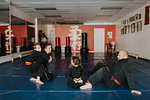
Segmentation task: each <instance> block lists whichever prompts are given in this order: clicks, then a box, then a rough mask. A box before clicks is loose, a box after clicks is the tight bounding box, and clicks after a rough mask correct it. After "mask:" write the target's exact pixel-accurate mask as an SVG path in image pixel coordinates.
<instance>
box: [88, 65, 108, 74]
mask: <svg viewBox="0 0 150 100" xmlns="http://www.w3.org/2000/svg"><path fill="white" fill-rule="evenodd" d="M104 66H105V65H104V64H103V63H102V62H98V63H97V64H96V65H95V66H94V68H93V69H92V70H91V71H90V74H91V75H92V74H94V73H95V72H96V71H97V70H99V69H100V68H102V67H104Z"/></svg>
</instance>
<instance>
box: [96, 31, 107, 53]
mask: <svg viewBox="0 0 150 100" xmlns="http://www.w3.org/2000/svg"><path fill="white" fill-rule="evenodd" d="M104 43H105V30H104V28H95V29H94V52H104Z"/></svg>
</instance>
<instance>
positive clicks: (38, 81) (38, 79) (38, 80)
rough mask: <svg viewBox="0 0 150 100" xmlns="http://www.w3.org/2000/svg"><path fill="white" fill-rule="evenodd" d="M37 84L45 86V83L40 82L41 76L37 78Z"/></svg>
mask: <svg viewBox="0 0 150 100" xmlns="http://www.w3.org/2000/svg"><path fill="white" fill-rule="evenodd" d="M36 83H38V84H44V83H43V82H42V81H41V80H40V76H37V80H36Z"/></svg>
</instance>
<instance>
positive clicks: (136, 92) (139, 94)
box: [131, 90, 142, 95]
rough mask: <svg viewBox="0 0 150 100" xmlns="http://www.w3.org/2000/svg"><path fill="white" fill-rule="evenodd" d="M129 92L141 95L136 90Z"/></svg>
mask: <svg viewBox="0 0 150 100" xmlns="http://www.w3.org/2000/svg"><path fill="white" fill-rule="evenodd" d="M131 93H136V94H138V95H141V94H142V93H141V92H140V91H137V90H131Z"/></svg>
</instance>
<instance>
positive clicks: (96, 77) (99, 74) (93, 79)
mask: <svg viewBox="0 0 150 100" xmlns="http://www.w3.org/2000/svg"><path fill="white" fill-rule="evenodd" d="M105 70H106V69H105V67H102V68H100V69H99V70H97V71H96V72H95V73H94V74H93V75H91V76H90V77H89V78H88V81H87V83H86V84H85V85H83V86H81V87H80V89H81V90H86V89H90V88H92V85H95V84H97V83H99V82H100V81H101V80H102V78H103V77H104V73H105Z"/></svg>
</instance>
